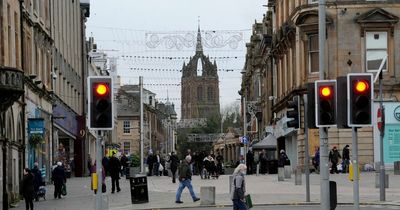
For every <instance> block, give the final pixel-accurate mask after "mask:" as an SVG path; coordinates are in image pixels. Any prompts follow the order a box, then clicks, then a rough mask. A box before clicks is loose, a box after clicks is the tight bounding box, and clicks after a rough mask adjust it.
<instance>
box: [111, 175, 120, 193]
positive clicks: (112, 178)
mask: <svg viewBox="0 0 400 210" xmlns="http://www.w3.org/2000/svg"><path fill="white" fill-rule="evenodd" d="M115 184H117V191H118V192H119V191H121V188H119V177H111V192H115Z"/></svg>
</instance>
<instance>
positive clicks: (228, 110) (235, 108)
mask: <svg viewBox="0 0 400 210" xmlns="http://www.w3.org/2000/svg"><path fill="white" fill-rule="evenodd" d="M221 117H222V120H223V121H222V123H223V131H224V132H225V131H226V129H227V128H229V127H233V128H240V127H241V117H240V103H239V102H233V103H231V104H229V105H227V106H225V107H223V108H222V110H221Z"/></svg>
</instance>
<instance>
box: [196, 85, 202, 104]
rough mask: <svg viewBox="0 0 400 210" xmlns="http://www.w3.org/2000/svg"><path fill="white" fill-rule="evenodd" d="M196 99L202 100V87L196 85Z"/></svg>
mask: <svg viewBox="0 0 400 210" xmlns="http://www.w3.org/2000/svg"><path fill="white" fill-rule="evenodd" d="M197 100H198V101H202V100H203V87H201V86H200V87H197Z"/></svg>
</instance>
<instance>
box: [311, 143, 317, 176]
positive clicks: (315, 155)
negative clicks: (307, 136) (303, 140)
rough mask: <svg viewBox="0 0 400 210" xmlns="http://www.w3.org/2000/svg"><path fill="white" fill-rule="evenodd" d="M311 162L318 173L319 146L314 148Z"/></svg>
mask: <svg viewBox="0 0 400 210" xmlns="http://www.w3.org/2000/svg"><path fill="white" fill-rule="evenodd" d="M312 162H313V165H314V168H315V172H316V173H319V147H317V148H316V149H315V153H314V158H313V161H312Z"/></svg>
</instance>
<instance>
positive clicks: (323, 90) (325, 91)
mask: <svg viewBox="0 0 400 210" xmlns="http://www.w3.org/2000/svg"><path fill="white" fill-rule="evenodd" d="M332 92H333V91H332V86H321V87H320V88H319V93H320V96H323V97H325V98H329V97H332Z"/></svg>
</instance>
